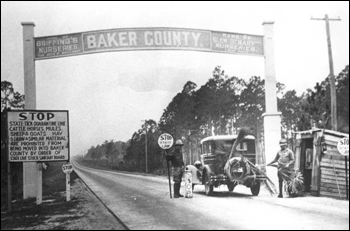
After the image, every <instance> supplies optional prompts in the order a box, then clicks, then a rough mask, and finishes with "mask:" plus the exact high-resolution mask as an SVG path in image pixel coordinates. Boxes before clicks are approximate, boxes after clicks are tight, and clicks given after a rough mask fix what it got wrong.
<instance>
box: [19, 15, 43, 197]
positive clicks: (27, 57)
mask: <svg viewBox="0 0 350 231" xmlns="http://www.w3.org/2000/svg"><path fill="white" fill-rule="evenodd" d="M22 26H23V67H24V94H25V106H24V108H25V109H26V110H29V109H36V83H35V60H34V27H35V24H34V23H33V22H22ZM37 171H38V166H37V163H35V162H29V163H23V198H24V199H27V198H33V197H35V196H36V194H37V185H38V182H37V177H38V176H39V174H38V173H37ZM40 180H41V179H40Z"/></svg>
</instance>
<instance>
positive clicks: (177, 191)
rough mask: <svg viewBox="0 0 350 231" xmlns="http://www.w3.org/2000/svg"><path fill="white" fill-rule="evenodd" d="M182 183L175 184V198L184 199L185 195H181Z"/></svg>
mask: <svg viewBox="0 0 350 231" xmlns="http://www.w3.org/2000/svg"><path fill="white" fill-rule="evenodd" d="M180 187H181V184H180V183H174V198H179V197H183V195H181V194H180Z"/></svg>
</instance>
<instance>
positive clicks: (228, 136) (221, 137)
mask: <svg viewBox="0 0 350 231" xmlns="http://www.w3.org/2000/svg"><path fill="white" fill-rule="evenodd" d="M235 139H237V135H220V136H209V137H206V138H204V139H202V140H201V144H203V143H204V142H207V141H216V140H223V141H225V140H235ZM244 139H245V140H255V137H254V136H252V135H247V136H246V137H244Z"/></svg>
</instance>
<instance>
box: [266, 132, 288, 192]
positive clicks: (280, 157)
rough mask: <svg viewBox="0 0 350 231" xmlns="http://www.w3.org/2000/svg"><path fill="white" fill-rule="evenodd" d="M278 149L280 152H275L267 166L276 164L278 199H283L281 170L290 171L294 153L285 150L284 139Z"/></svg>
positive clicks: (285, 142)
mask: <svg viewBox="0 0 350 231" xmlns="http://www.w3.org/2000/svg"><path fill="white" fill-rule="evenodd" d="M280 147H281V150H279V151H278V152H277V155H276V157H275V159H274V160H273V161H271V162H270V163H269V164H268V165H267V166H269V165H271V164H273V163H276V162H278V166H277V168H278V171H277V175H278V186H279V195H278V197H279V198H282V197H283V175H282V171H283V170H287V172H288V170H290V169H291V168H292V167H293V164H294V153H293V151H292V150H290V149H288V148H287V141H286V140H285V139H282V140H281V141H280Z"/></svg>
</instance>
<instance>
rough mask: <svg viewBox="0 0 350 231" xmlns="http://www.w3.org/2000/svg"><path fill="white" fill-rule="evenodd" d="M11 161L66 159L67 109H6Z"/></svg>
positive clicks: (67, 152)
mask: <svg viewBox="0 0 350 231" xmlns="http://www.w3.org/2000/svg"><path fill="white" fill-rule="evenodd" d="M7 116H8V117H7V125H8V138H9V142H8V154H9V161H10V162H40V161H42V162H51V161H69V157H70V154H69V124H68V111H39V110H21V111H9V112H8V114H7Z"/></svg>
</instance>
